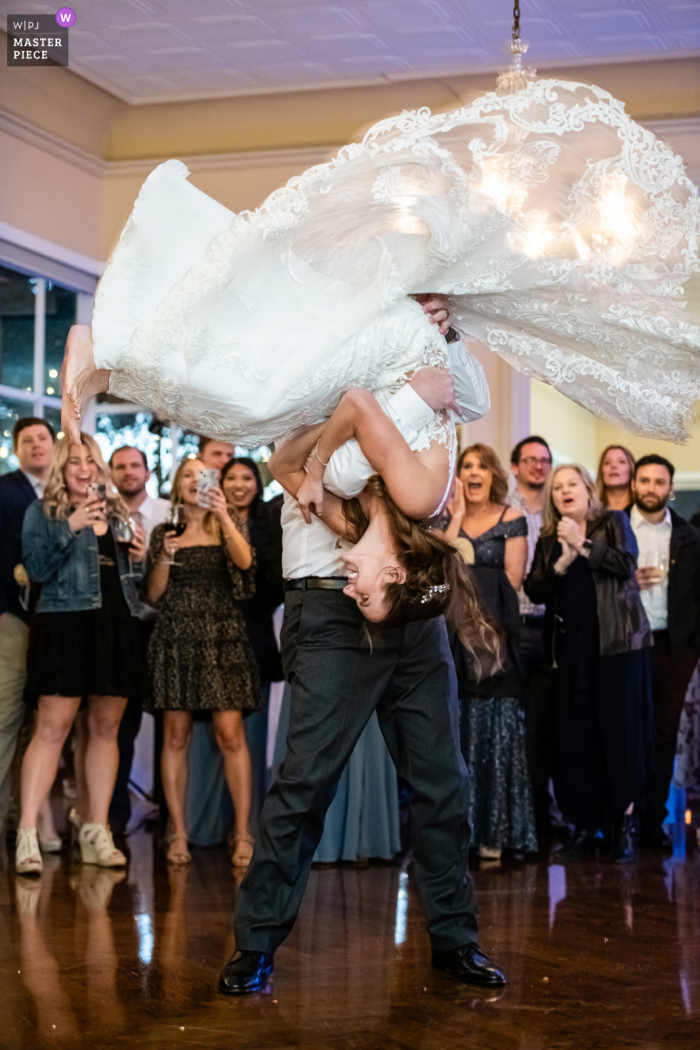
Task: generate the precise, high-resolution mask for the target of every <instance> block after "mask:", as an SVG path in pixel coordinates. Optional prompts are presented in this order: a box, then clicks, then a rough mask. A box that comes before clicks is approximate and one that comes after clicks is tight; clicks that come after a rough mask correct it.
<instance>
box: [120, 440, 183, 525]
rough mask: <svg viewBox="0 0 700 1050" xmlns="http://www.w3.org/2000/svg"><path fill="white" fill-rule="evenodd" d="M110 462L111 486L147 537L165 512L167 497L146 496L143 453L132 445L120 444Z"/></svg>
mask: <svg viewBox="0 0 700 1050" xmlns="http://www.w3.org/2000/svg"><path fill="white" fill-rule="evenodd" d="M109 466H110V469H111V471H112V481H113V482H114V487H115V488H116V490H117V492H118V493H119V495H120V496H121V498H122V499H123V501H124V505H125V507H126V509H127V510H128V511H129V514H130V515H131V517H132V518H134V519H135V520H136V521H138V523H139V525H141V526H142V527H143V529H144V530H145V532H146V540H147V541H150V538H151V533H152V532H153V529H154V528H155V527H156V525H160V524H161V523H162V522H164V521H165V519H166V517H167V516H168V510H169V508H170V503H169V501H168V500H167V499H160V498H159V497H157V496H149V494H148V492H147V490H146V484H147V483H148V481H149V479H150V477H151V471H150V470H149V468H148V460H147V458H146V453H145V452H143V451H142V450H141V449H140V448H134V446H133V445H121V446H120V447H119V448H117V449H115V450H114V452H113V453H112V458H111V459H110V461H109Z"/></svg>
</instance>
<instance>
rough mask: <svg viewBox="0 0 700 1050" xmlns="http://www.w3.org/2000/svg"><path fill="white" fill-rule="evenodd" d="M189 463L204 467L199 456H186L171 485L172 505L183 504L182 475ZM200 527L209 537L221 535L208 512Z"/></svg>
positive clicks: (217, 524) (213, 517)
mask: <svg viewBox="0 0 700 1050" xmlns="http://www.w3.org/2000/svg"><path fill="white" fill-rule="evenodd" d="M190 463H201V464H202V466H204V461H203V460H202V459H200V458H199V456H188V457H187V458H186V459H183V461H182V463H181V464H180V466H179V467H178V468H177V470H176V471H175V477H174V478H173V485H172V488H171V490H170V502H171V504H173V505H174V504H175V503H182V502H183V499H182V475H183V474H184V472H185V468H186V467H187V466H189V464H190ZM202 526H203V528H204V531H205V532H208V533H209V535H210V536H219V535H220V534H221V527H220V526H219V522H218V521H217V519H216V517H215V516H214V514H212V512H211V511H210V510H208V511H207V512H206V514H205V515H204V518H203V519H202Z"/></svg>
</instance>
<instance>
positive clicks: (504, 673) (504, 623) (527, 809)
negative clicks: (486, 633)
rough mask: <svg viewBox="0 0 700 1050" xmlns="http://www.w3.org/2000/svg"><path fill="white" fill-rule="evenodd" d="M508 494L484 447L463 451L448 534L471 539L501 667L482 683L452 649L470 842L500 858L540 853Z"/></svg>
mask: <svg viewBox="0 0 700 1050" xmlns="http://www.w3.org/2000/svg"><path fill="white" fill-rule="evenodd" d="M507 493H508V475H507V474H506V472H505V470H504V469H503V466H502V465H501V462H500V460H499V459H498V456H497V455H496V453H495V452H494V450H493V449H492V448H490V447H489V446H488V445H483V444H475V445H470V446H469V448H466V449H464V451H463V452H462V454H461V456H460V457H459V461H458V464H457V478H456V480H455V490H454V494H453V496H452V499H451V500H450V502H449V505H448V511H449V521H448V524H447V526H446V528H445V536H446V537H447V538H448V539H452V540H457V539H459V538H460V537H464V538H466V539H468V540H469V541H470V542H471V544H472V547H473V549H474V565H473V570H472V571H473V573H474V576H475V578H476V582H477V583H478V587H479V592H480V596H481V599H482V600H483V602H484V604H485V606H486V608H487V610H488V612H489V613H490V616H491V618H492V620H493V621H495V623H496V624H497V625H498V626H499V628H500V629H501V631H502V633H503V636H504V640H505V652H504V663H503V667H502V669H501V670H500V671H498V672H497V673H496V674H494V675H489V676H488V677H486V678H484V679H482V680H481V681H476V680H475V675H474V669H473V668H472V667H471V664H470V661H469V660H468V659H467V657H466V652H465V651H464V650H463V648H462V647H461V646H459V645H458V644H457V645H456V652H455V664H456V667H457V675H458V684H459V696H460V708H461V734H460V735H461V743H462V753H463V755H464V759H465V761H466V763H467V766H468V768H469V772H470V774H471V777H472V845H473V846H474V847H478V848H479V853H480V855H481V856H482V857H484V858H487V859H498V858H500V856H501V851H502V850H503V849H510V850H514V851H516V852H534V851H536V850H537V836H536V829H535V816H534V809H533V804H532V793H531V787H530V778H529V776H528V771H527V759H526V754H525V730H524V724H523V716H522V709H521V702H520V697H521V694H522V688H523V678H522V672H521V665H520V653H519V627H520V623H519V620H520V616H519V608H518V598H517V593H516V592H517V591H518V589H519V588H520V586H521V585H522V582H523V579H524V576H525V566H526V564H527V556H528V549H527V519H526V517H525V515H524V514H523V512H522V511H521V510H518V509H517V508H515V507H509V506H508V505H507V503H506V498H507Z"/></svg>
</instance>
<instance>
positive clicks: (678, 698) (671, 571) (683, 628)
mask: <svg viewBox="0 0 700 1050" xmlns="http://www.w3.org/2000/svg"><path fill="white" fill-rule="evenodd" d="M674 472H675V468H674V466H673V464H672V463H670V462H669V461H668V460H667V459H665V458H664V457H663V456H657V455H650V456H642V458H641V459H640V460H639V461H638V463H637V465H636V468H635V475H634V506H632V507H631V508H630V510H628V514H629V516H630V523H631V525H632V530H633V532H634V534H635V536H636V539H637V545H638V547H639V562H638V564H639V568H638V569H637V582H638V583H639V587H640V590H641V598H642V604H643V606H644V609H645V612H646V614H647V619H648V620H649V624H650V626H651V629H652V631H653V632H654V648H653V649H652V650H651V682H652V698H653V703H654V722H655V729H656V733H655V737H654V772H653V774H652V775H651V776H650V778H649V779H648V780H647V784H646V787H645V790H644V801H643V809H642V825H641V831H642V835H641V843H642V845H643V846H646V847H648V848H651V849H667V850H670V849H671V840H670V839H669V837H668V835H667V834H666V832H665V831H664V829H663V826H662V825H663V823H664V820H665V819H666V816H667V810H666V799H667V798H668V792H669V788H670V786H671V778H672V776H673V760H674V757H675V754H676V740H677V738H678V725H679V722H680V717H681V712H682V710H683V704H684V702H685V696H686V692H687V690H688V685H689V683H690V679H691V677H692V675H693V671H694V670H695V667H696V665H697V662H698V655H699V654H700V529H696V528H694V527H693V526H692V525H689V524H688V523H687V522H686V521H684V520H683V518H681V517H680V516H679V515H678V514H676V513H675V511H673V510H671V508H670V507H669V506H668V501H669V499H671V498H672V497H673V494H674V492H673V475H674Z"/></svg>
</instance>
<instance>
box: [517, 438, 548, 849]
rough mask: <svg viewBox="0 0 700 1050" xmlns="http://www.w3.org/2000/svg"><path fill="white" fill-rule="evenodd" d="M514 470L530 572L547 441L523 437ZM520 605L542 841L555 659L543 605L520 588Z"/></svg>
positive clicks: (529, 744)
mask: <svg viewBox="0 0 700 1050" xmlns="http://www.w3.org/2000/svg"><path fill="white" fill-rule="evenodd" d="M510 469H511V471H512V473H513V476H514V478H515V481H516V485H515V489H514V490H513V492H512V494H511V497H510V501H509V502H510V505H511V506H512V507H517V508H518V510H521V511H522V512H523V514H524V515H525V517H526V519H527V568H526V570H525V575H527V573H528V572H529V571H530V567H531V566H532V559H533V557H534V554H535V547H536V546H537V540H538V539H539V535H540V529H541V528H542V504H543V502H544V486H545V482H546V481H547V477H548V475H549V472H550V470H551V469H552V453H551V451H550V448H549V445H548V444H547V442H546V441H545V439H544V438H543V437H539V436H538V435H537V434H530V435H529V437H526V438H523V440H522V441H519V442H518V444H517V445H516V446H515V448H514V449H513V451H512V452H511V456H510ZM518 603H519V605H520V636H519V647H520V658H521V663H522V669H523V674H524V677H525V681H524V695H523V706H524V713H525V746H526V750H527V765H528V772H529V773H530V783H531V784H532V800H533V803H534V806H535V821H536V823H537V837H538V839H542V838H545V837H546V836H547V835H548V834H549V833H550V832H551V831H552V830H554V829H553V827H552V819H551V816H550V812H549V810H550V806H551V804H552V798H551V795H550V793H549V778H550V776H551V772H552V753H553V713H552V702H553V700H552V697H553V694H552V672H551V660H550V659H548V657H547V654H546V653H545V649H544V605H535V604H534V603H533V602H531V601H530V599H529V598H528V596H527V595H526V594H525V591H524V590H523V589H522V587H521V588H520V590H519V591H518Z"/></svg>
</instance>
